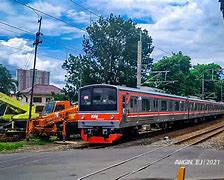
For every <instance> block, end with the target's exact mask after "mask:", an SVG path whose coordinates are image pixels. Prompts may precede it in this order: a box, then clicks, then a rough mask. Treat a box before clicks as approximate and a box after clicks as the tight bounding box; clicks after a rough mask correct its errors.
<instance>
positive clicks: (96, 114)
mask: <svg viewBox="0 0 224 180" xmlns="http://www.w3.org/2000/svg"><path fill="white" fill-rule="evenodd" d="M222 114H224V103H221V102H215V101H208V100H201V99H197V98H188V97H182V96H177V95H171V94H166V93H161V92H155V91H148V90H143V89H137V88H129V87H123V86H114V85H106V84H96V85H88V86H84V87H82V88H81V89H80V90H79V114H78V127H79V128H80V129H81V136H82V139H83V140H84V141H85V142H89V143H113V142H114V141H116V140H118V139H120V138H121V137H122V136H123V135H125V133H127V132H130V131H133V130H136V129H139V128H141V127H142V126H143V125H157V126H159V127H160V128H166V127H168V126H170V125H172V124H178V123H179V122H183V121H189V120H195V119H203V118H206V117H209V116H213V117H216V116H221V115H222Z"/></svg>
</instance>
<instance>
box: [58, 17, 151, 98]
mask: <svg viewBox="0 0 224 180" xmlns="http://www.w3.org/2000/svg"><path fill="white" fill-rule="evenodd" d="M87 32H88V36H84V39H83V50H84V54H83V55H79V56H72V55H70V56H69V58H68V59H67V60H66V61H65V62H64V64H63V66H62V67H63V68H64V69H66V70H67V74H66V81H67V85H66V89H67V90H68V91H70V92H73V93H75V95H76V96H77V90H78V89H79V87H80V86H83V85H88V84H94V83H109V84H115V85H127V86H131V87H135V86H136V72H137V42H138V40H139V35H140V32H141V33H142V40H143V46H142V47H143V52H142V55H143V59H142V69H143V72H147V71H148V70H149V68H150V67H151V64H152V59H151V58H150V54H151V52H152V50H153V47H152V38H151V37H150V36H149V35H148V32H147V31H146V30H142V29H140V28H137V27H136V24H135V23H134V22H133V21H132V20H131V19H128V20H124V19H123V18H122V17H120V16H114V15H113V14H111V15H110V16H109V18H106V19H105V18H103V17H100V18H99V20H98V21H97V22H94V23H93V24H92V25H90V26H89V27H87ZM145 78H146V75H145V73H144V74H143V77H142V79H143V80H144V79H145Z"/></svg>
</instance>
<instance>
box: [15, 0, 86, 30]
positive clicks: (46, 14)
mask: <svg viewBox="0 0 224 180" xmlns="http://www.w3.org/2000/svg"><path fill="white" fill-rule="evenodd" d="M14 2H16V3H18V4H20V5H22V6H24V7H27V8H29V9H31V10H34V11H36V12H39V13H41V14H43V15H45V16H48V17H50V18H52V19H55V20H57V21H61V22H63V23H64V24H67V25H69V26H72V27H74V28H76V29H79V30H81V31H84V32H87V31H86V30H85V29H83V28H80V27H77V26H76V25H74V24H72V23H70V22H67V21H65V20H63V19H60V18H57V17H55V16H53V15H50V14H48V13H46V12H44V11H41V10H39V9H36V8H34V7H32V6H29V5H27V4H25V3H22V2H20V1H18V0H14Z"/></svg>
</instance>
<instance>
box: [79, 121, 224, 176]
mask: <svg viewBox="0 0 224 180" xmlns="http://www.w3.org/2000/svg"><path fill="white" fill-rule="evenodd" d="M222 127H224V125H221V126H218V127H215V128H213V129H209V131H208V132H207V133H209V132H212V131H214V130H217V129H220V128H222ZM223 131H224V129H221V130H219V132H216V133H214V134H213V135H211V136H214V135H216V134H218V133H221V132H223ZM204 134H206V132H202V133H199V134H196V135H195V137H198V136H199V135H204ZM193 137H194V136H190V137H188V138H185V139H182V140H179V141H175V142H172V143H171V144H168V145H165V146H163V147H159V148H156V149H153V150H150V151H147V152H145V153H142V154H139V155H137V156H134V157H131V158H128V159H126V160H123V161H120V162H118V163H116V164H113V165H110V166H108V167H105V168H102V169H100V170H97V171H94V172H92V173H89V174H87V175H84V176H82V177H80V178H78V180H82V179H86V178H88V177H91V176H94V175H96V174H99V173H101V172H103V171H106V170H109V169H112V168H114V167H117V166H120V165H122V164H125V163H127V162H129V161H132V160H135V159H137V158H139V157H142V156H145V155H147V154H151V153H153V152H155V151H158V150H160V149H164V148H166V147H169V146H172V145H175V144H180V143H182V142H184V141H187V140H189V139H192V138H193ZM206 138H207V139H208V138H209V137H206ZM195 143H196V142H194V143H191V144H189V145H186V146H184V147H181V148H179V149H177V150H175V151H174V152H171V153H169V154H166V155H165V156H163V157H161V158H159V159H157V160H155V161H153V162H151V163H149V164H146V165H145V166H143V167H141V168H139V169H137V170H135V171H132V172H129V173H126V174H124V175H122V176H120V177H118V178H117V179H121V178H124V177H127V176H129V175H132V174H135V173H137V172H139V171H141V170H143V169H145V168H147V167H149V166H151V165H152V164H155V163H156V162H158V161H161V160H163V159H165V158H167V157H169V156H171V155H173V154H175V153H177V152H179V151H181V150H183V149H185V148H187V147H189V146H192V145H194V144H195ZM197 143H199V141H198V142H197Z"/></svg>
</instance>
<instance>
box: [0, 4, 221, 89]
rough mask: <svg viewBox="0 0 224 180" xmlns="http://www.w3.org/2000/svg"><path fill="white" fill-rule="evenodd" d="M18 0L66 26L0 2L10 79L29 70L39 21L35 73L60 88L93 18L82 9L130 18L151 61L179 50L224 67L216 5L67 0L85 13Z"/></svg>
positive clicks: (1, 56)
mask: <svg viewBox="0 0 224 180" xmlns="http://www.w3.org/2000/svg"><path fill="white" fill-rule="evenodd" d="M18 1H19V2H21V3H24V4H27V5H29V6H31V7H33V8H36V9H38V10H41V11H43V12H46V13H48V14H50V15H52V16H54V17H56V18H58V19H61V20H63V21H66V22H67V23H63V22H62V21H58V20H55V19H53V18H50V17H48V16H45V15H43V14H41V13H40V12H34V11H33V10H30V9H29V8H27V7H25V6H23V5H21V4H19V3H16V2H14V1H13V0H1V2H0V8H1V11H0V63H1V64H3V65H4V66H6V67H7V68H8V69H9V70H10V72H11V73H12V74H13V75H15V70H16V68H24V69H30V68H32V65H33V49H34V48H33V45H32V43H33V40H34V38H35V36H34V35H33V34H35V33H36V31H37V28H38V24H37V20H38V18H39V16H42V17H43V21H42V30H41V31H42V33H43V36H42V40H43V43H42V44H41V45H40V46H39V49H38V59H37V68H38V69H41V70H48V71H50V73H51V83H52V84H55V85H57V86H59V87H63V86H64V84H65V81H64V75H65V73H66V72H65V71H64V70H63V69H62V68H61V65H62V63H63V61H64V59H65V58H66V56H67V55H68V54H69V53H71V54H73V55H78V54H79V53H82V37H83V35H84V34H86V32H85V31H83V30H81V29H85V28H86V27H87V26H88V25H89V24H90V19H91V20H92V21H95V20H97V18H98V17H97V16H95V15H94V14H91V13H90V12H89V11H87V10H86V9H89V10H90V11H92V12H94V13H95V14H98V15H103V16H104V17H108V15H109V14H110V13H114V14H115V15H121V16H122V17H124V18H125V19H128V18H132V19H133V20H134V21H135V22H136V23H137V24H138V26H139V27H142V28H145V29H147V30H148V31H149V34H150V35H151V36H152V38H153V45H154V46H155V49H154V51H153V54H152V57H153V58H154V61H157V60H159V59H160V58H161V57H162V56H165V55H169V54H171V52H178V51H183V53H185V54H187V55H189V56H190V57H191V58H192V64H197V63H212V62H215V63H218V64H220V65H221V66H224V61H223V57H224V46H223V42H224V20H223V19H222V15H221V12H220V10H219V3H218V1H216V0H203V1H201V0H122V1H120V0H83V1H80V0H73V1H74V2H76V3H78V4H80V5H81V6H83V7H85V8H86V9H83V8H81V7H80V6H78V5H77V4H75V3H73V2H71V1H70V0H18ZM90 14H91V16H90ZM5 23H7V24H8V25H11V26H15V27H18V28H21V29H23V30H25V31H28V32H30V33H27V32H24V31H21V30H18V29H15V28H12V27H9V26H7V25H6V24H5ZM9 46H10V47H9ZM12 47H13V48H12Z"/></svg>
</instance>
